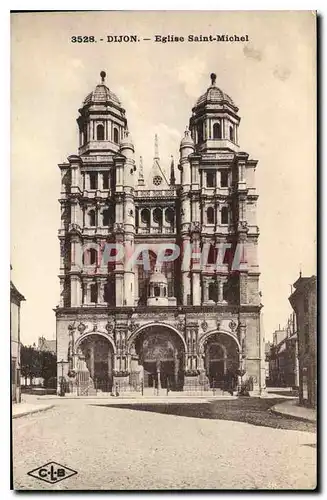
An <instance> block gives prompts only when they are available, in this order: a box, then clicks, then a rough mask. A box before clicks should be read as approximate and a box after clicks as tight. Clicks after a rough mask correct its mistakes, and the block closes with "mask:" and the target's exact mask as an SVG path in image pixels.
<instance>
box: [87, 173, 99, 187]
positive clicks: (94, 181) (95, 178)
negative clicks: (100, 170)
mask: <svg viewBox="0 0 327 500" xmlns="http://www.w3.org/2000/svg"><path fill="white" fill-rule="evenodd" d="M89 179H90V189H98V174H97V173H95V172H91V173H90V174H89Z"/></svg>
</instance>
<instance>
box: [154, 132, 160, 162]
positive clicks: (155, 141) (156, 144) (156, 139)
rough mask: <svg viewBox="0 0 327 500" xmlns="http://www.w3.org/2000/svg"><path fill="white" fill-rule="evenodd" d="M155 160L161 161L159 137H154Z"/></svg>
mask: <svg viewBox="0 0 327 500" xmlns="http://www.w3.org/2000/svg"><path fill="white" fill-rule="evenodd" d="M154 159H155V160H159V145H158V135H157V134H155V136H154Z"/></svg>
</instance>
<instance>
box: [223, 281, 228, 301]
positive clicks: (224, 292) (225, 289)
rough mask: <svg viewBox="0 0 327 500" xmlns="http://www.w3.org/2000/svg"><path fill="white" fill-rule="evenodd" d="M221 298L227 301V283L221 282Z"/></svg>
mask: <svg viewBox="0 0 327 500" xmlns="http://www.w3.org/2000/svg"><path fill="white" fill-rule="evenodd" d="M223 300H225V301H226V302H228V283H224V284H223Z"/></svg>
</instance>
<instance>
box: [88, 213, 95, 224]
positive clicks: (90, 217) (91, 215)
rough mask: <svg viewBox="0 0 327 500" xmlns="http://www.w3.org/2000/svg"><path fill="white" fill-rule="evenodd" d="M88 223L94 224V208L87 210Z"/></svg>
mask: <svg viewBox="0 0 327 500" xmlns="http://www.w3.org/2000/svg"><path fill="white" fill-rule="evenodd" d="M89 223H90V226H95V210H90V211H89Z"/></svg>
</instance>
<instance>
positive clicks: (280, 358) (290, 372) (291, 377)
mask: <svg viewBox="0 0 327 500" xmlns="http://www.w3.org/2000/svg"><path fill="white" fill-rule="evenodd" d="M267 360H268V363H269V381H268V383H269V385H270V386H274V387H292V388H294V389H295V388H297V387H298V386H299V365H298V343H297V333H296V328H295V315H294V314H292V315H291V316H290V318H289V319H288V322H287V326H286V327H285V328H283V329H281V328H280V327H279V328H278V330H275V332H274V333H273V342H272V344H270V346H269V351H268V352H267Z"/></svg>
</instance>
